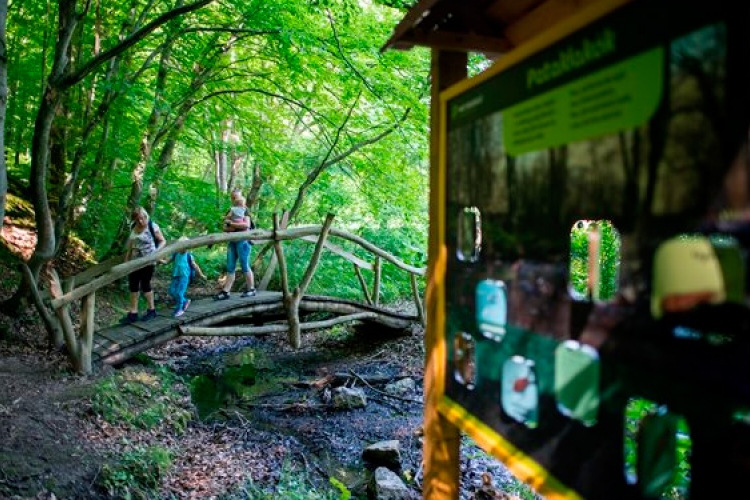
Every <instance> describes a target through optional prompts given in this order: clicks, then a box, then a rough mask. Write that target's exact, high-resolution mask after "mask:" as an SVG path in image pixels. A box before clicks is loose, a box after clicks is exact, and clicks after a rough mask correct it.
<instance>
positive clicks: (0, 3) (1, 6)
mask: <svg viewBox="0 0 750 500" xmlns="http://www.w3.org/2000/svg"><path fill="white" fill-rule="evenodd" d="M7 19H8V0H0V151H2V153H3V154H2V156H1V157H0V231H2V229H3V218H4V217H5V200H6V198H7V193H8V167H7V165H6V161H7V160H6V158H5V109H6V106H7V104H8V56H7V50H6V46H5V23H6V21H7Z"/></svg>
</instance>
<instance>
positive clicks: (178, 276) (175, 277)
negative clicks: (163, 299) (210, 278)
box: [169, 236, 206, 318]
mask: <svg viewBox="0 0 750 500" xmlns="http://www.w3.org/2000/svg"><path fill="white" fill-rule="evenodd" d="M188 239H189V238H188V237H187V236H182V237H180V239H179V240H178V241H187V240H188ZM196 274H197V275H198V276H200V277H201V278H204V279H205V278H206V275H205V274H203V271H202V270H201V268H200V266H199V265H198V263H197V262H196V261H195V258H194V257H193V254H192V252H190V251H189V250H188V251H184V252H177V253H175V254H173V255H172V282H171V283H170V285H169V295H170V296H171V297H172V298H173V299H174V300H175V308H174V317H175V318H179V317H180V316H182V315H183V314H185V311H186V310H187V308H188V306H189V305H190V299H189V298H187V296H186V294H187V289H188V285H189V284H190V282H191V281H192V280H193V279H194V278H195V275H196Z"/></svg>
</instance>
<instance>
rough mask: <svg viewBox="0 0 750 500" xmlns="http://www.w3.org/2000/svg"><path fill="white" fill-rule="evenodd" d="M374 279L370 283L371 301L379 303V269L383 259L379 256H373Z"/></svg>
mask: <svg viewBox="0 0 750 500" xmlns="http://www.w3.org/2000/svg"><path fill="white" fill-rule="evenodd" d="M374 267H375V279H374V281H373V283H372V303H373V304H375V305H378V304H380V271H381V269H382V267H383V261H382V260H381V259H380V256H378V257H375V266H374Z"/></svg>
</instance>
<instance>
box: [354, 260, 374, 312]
mask: <svg viewBox="0 0 750 500" xmlns="http://www.w3.org/2000/svg"><path fill="white" fill-rule="evenodd" d="M354 272H355V273H356V274H357V279H358V280H359V284H360V286H361V287H362V291H363V292H365V300H366V301H367V303H368V304H369V305H372V297H371V296H370V290H369V289H368V288H367V282H365V277H364V276H362V271H361V270H360V268H359V266H358V265H357V264H354Z"/></svg>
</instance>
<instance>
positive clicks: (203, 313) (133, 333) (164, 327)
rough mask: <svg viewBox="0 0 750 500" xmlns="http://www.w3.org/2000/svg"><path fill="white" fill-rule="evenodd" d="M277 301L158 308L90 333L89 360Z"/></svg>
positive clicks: (121, 354)
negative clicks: (176, 313)
mask: <svg viewBox="0 0 750 500" xmlns="http://www.w3.org/2000/svg"><path fill="white" fill-rule="evenodd" d="M303 300H310V301H317V302H319V303H339V304H350V305H356V306H357V307H359V308H362V309H363V310H374V311H378V312H380V313H385V314H386V315H388V316H392V317H394V318H398V319H401V320H404V321H413V320H416V317H415V316H414V317H412V316H409V315H405V314H398V313H393V312H388V311H385V310H384V309H382V308H378V307H373V306H367V305H365V304H360V303H357V302H354V301H347V300H344V299H336V298H333V297H316V296H305V298H304V299H303ZM281 302H282V294H281V293H280V292H259V293H258V294H257V295H256V296H254V297H248V298H243V297H240V296H239V294H233V295H232V296H231V297H230V298H229V299H228V300H214V299H213V298H205V299H194V300H193V301H192V302H191V304H190V307H189V308H188V310H187V311H186V312H185V314H184V315H182V316H180V317H179V318H175V317H173V316H172V311H171V309H162V310H160V311H158V312H157V317H156V318H154V319H152V320H150V321H137V322H135V323H131V324H129V325H120V324H116V325H111V326H107V327H104V328H101V329H99V330H98V331H96V332H95V334H94V346H93V347H94V349H93V353H92V360H93V361H94V362H95V363H110V362H112V363H114V362H122V361H124V360H125V359H127V358H129V357H132V356H134V355H135V354H137V353H139V352H143V351H146V350H148V349H150V348H151V347H153V346H154V345H158V344H161V343H164V342H168V341H169V340H171V339H173V338H175V337H177V336H178V335H179V333H178V329H177V327H178V326H180V325H200V324H209V325H210V324H214V323H216V321H215V320H214V321H213V322H212V321H211V319H212V318H216V317H217V316H226V315H227V314H232V313H235V314H237V315H246V314H247V315H252V314H253V313H254V310H255V311H256V312H257V311H260V310H262V309H263V308H264V307H265V308H266V309H267V306H269V305H278V306H279V307H281Z"/></svg>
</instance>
